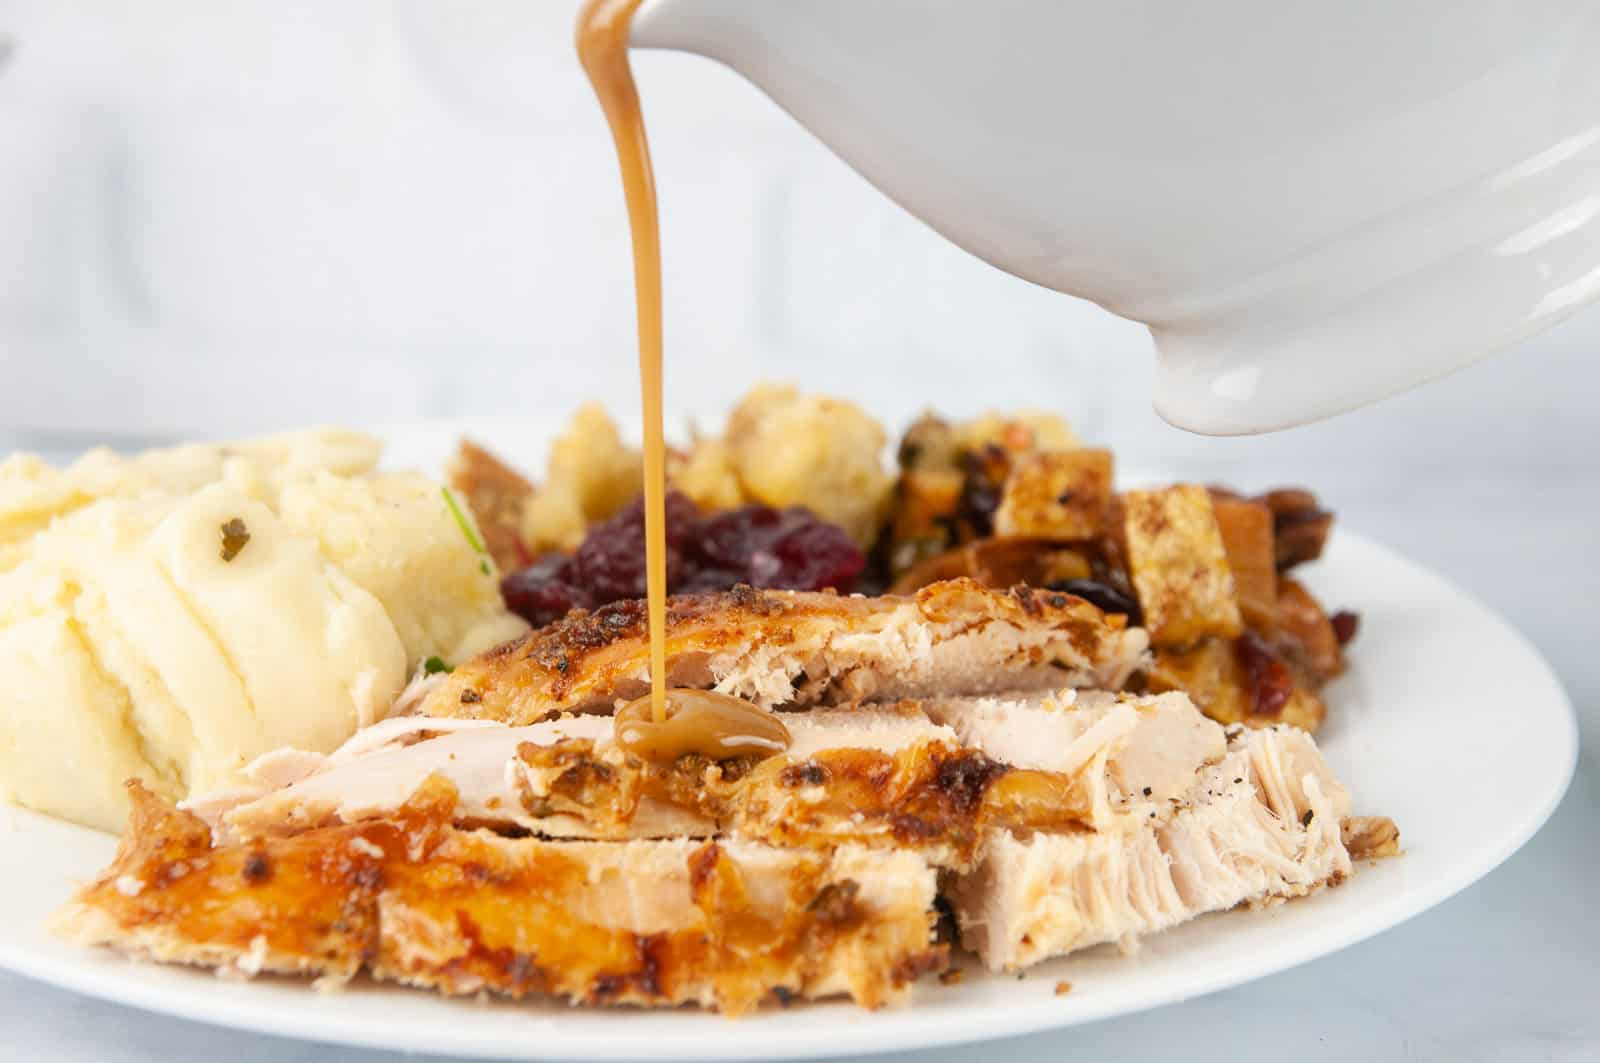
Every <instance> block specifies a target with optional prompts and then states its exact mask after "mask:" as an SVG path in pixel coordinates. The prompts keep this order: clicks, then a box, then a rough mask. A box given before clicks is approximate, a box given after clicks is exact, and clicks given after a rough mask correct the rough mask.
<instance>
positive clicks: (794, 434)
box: [723, 384, 894, 545]
mask: <svg viewBox="0 0 1600 1063" xmlns="http://www.w3.org/2000/svg"><path fill="white" fill-rule="evenodd" d="M723 438H724V442H725V443H726V444H727V448H728V460H729V462H730V463H731V464H732V466H733V469H734V472H735V473H736V474H737V475H738V477H739V482H740V483H741V484H742V485H743V486H744V490H745V493H746V494H747V495H748V496H749V497H750V498H752V499H753V500H755V501H758V502H763V503H765V504H767V505H769V506H779V507H782V506H804V507H806V508H807V509H809V510H811V512H813V513H815V514H817V516H819V517H821V518H822V519H823V520H826V521H830V522H832V523H834V524H837V525H839V526H840V527H841V528H843V529H844V530H845V531H846V532H848V533H849V534H850V537H851V538H853V539H854V540H855V541H856V542H857V543H859V544H862V545H867V544H870V543H871V542H872V540H873V539H874V538H875V537H876V536H877V534H878V530H879V526H880V525H881V523H882V521H883V517H884V515H885V513H886V512H887V510H888V506H889V494H890V492H891V491H892V490H893V488H894V478H893V477H892V476H890V475H889V473H888V471H887V470H885V469H884V467H883V448H884V444H885V443H886V442H887V440H888V437H887V436H886V435H885V433H884V430H883V426H882V425H880V424H879V423H878V422H877V421H875V420H874V419H873V418H872V417H870V416H869V415H868V414H867V412H866V411H865V410H863V409H862V408H861V407H860V406H857V405H856V404H855V403H853V402H848V401H846V400H844V399H834V398H827V397H825V396H822V395H803V394H801V393H800V392H799V391H798V390H796V389H795V388H792V387H786V386H778V385H770V384H769V385H762V386H760V387H757V388H755V389H754V390H752V391H751V392H750V393H749V394H748V395H746V396H745V398H744V400H743V401H742V402H740V403H739V405H738V406H737V407H735V408H734V411H733V413H732V414H730V415H729V417H728V430H727V433H726V435H725V436H724V437H723Z"/></svg>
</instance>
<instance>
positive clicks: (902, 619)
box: [421, 579, 1147, 724]
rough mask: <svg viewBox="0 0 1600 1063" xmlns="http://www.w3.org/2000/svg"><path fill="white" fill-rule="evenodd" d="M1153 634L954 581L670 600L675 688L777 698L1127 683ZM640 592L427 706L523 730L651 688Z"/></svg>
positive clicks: (478, 665)
mask: <svg viewBox="0 0 1600 1063" xmlns="http://www.w3.org/2000/svg"><path fill="white" fill-rule="evenodd" d="M1146 644H1147V640H1146V638H1145V633H1144V631H1143V630H1142V629H1139V628H1127V627H1126V626H1125V620H1124V618H1123V617H1121V616H1107V615H1106V614H1104V613H1102V612H1101V611H1100V610H1099V609H1097V608H1096V607H1095V606H1093V605H1091V604H1089V603H1088V602H1086V601H1084V600H1083V599H1081V598H1077V597H1074V596H1072V595H1070V594H1060V593H1056V592H1053V591H1039V590H1032V589H1030V588H1026V587H1016V588H1013V589H1011V590H1009V591H1000V590H991V589H988V588H984V587H981V586H979V585H978V584H977V583H974V582H973V581H971V580H966V579H961V580H949V581H947V582H944V583H935V584H931V585H929V586H927V587H924V588H922V589H921V590H920V591H918V592H917V593H916V594H915V595H912V596H909V597H903V598H900V597H886V598H863V597H856V596H851V597H841V596H839V595H836V594H831V593H821V592H801V591H761V590H752V589H751V588H749V587H738V588H735V589H734V590H732V591H729V592H726V593H720V594H700V595H684V596H679V597H675V598H671V599H669V600H668V603H667V673H668V674H667V684H668V685H669V686H672V687H698V688H710V689H712V690H716V691H718V692H720V693H724V694H732V695H734V696H737V697H742V698H745V699H747V700H750V701H753V702H756V703H757V704H760V705H762V706H765V707H768V708H771V707H776V706H795V707H800V706H809V705H818V704H822V705H841V704H849V703H852V702H856V701H861V700H878V701H893V700H896V699H899V698H917V697H931V696H936V695H939V696H950V695H958V694H983V693H990V692H995V691H1001V690H1042V689H1056V688H1060V687H1095V688H1104V689H1117V688H1119V687H1121V686H1122V684H1123V683H1124V682H1126V681H1127V678H1128V676H1129V675H1130V674H1131V673H1132V672H1133V671H1134V669H1136V668H1137V667H1139V666H1140V665H1141V664H1142V663H1143V662H1144V653H1145V648H1146ZM649 678H650V668H649V636H648V631H647V630H646V621H645V606H644V603H643V602H642V601H628V602H617V603H615V604H612V605H608V606H604V607H602V608H600V609H597V610H595V611H594V612H575V613H573V614H571V615H569V616H568V617H566V618H565V619H563V620H559V621H557V622H555V623H554V624H550V625H548V626H546V627H544V628H541V629H539V630H537V631H534V632H531V633H530V634H528V635H526V636H524V637H523V638H520V639H516V640H514V641H511V642H508V643H505V644H504V645H501V646H499V647H497V648H495V649H493V650H490V651H489V652H488V653H485V654H483V655H481V656H479V657H477V658H475V659H473V660H471V661H467V662H465V663H464V664H462V665H460V666H458V667H457V668H456V669H455V671H454V672H453V673H452V674H451V675H450V676H449V677H448V679H447V680H445V681H444V682H442V683H440V684H439V685H438V686H437V687H435V688H434V689H433V690H431V691H430V692H429V693H428V695H427V696H426V698H425V699H424V700H423V703H422V706H421V711H422V712H423V713H424V714H426V715H430V716H463V717H474V718H480V719H492V720H500V721H503V722H506V723H513V724H528V723H533V722H536V721H538V720H541V719H544V718H545V717H547V716H550V715H553V714H556V713H558V712H563V711H570V712H588V711H609V710H610V709H611V708H612V707H613V705H614V704H615V703H616V702H617V701H618V700H631V699H633V698H636V697H639V696H641V695H643V694H645V693H646V692H647V691H648V689H649Z"/></svg>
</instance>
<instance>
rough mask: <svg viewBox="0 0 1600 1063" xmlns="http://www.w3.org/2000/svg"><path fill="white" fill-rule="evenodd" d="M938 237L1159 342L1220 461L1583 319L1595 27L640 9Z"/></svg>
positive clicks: (1440, 16) (1018, 5)
mask: <svg viewBox="0 0 1600 1063" xmlns="http://www.w3.org/2000/svg"><path fill="white" fill-rule="evenodd" d="M632 43H633V44H634V45H635V46H637V47H646V48H672V49H680V50H685V51H690V52H697V53H700V54H702V55H706V56H709V57H711V58H713V59H716V60H719V61H721V62H723V63H725V64H727V65H728V66H730V67H732V68H733V69H734V70H736V71H738V72H739V73H741V74H743V75H744V76H745V77H747V78H748V79H749V80H751V81H752V82H754V83H755V84H756V85H757V86H759V87H760V88H761V89H763V90H764V91H765V92H767V93H768V94H769V95H771V97H772V98H773V99H774V100H776V101H777V102H778V103H779V104H780V105H781V106H783V107H784V108H786V109H787V110H788V111H789V112H790V113H792V114H793V115H794V116H795V117H796V118H797V119H799V121H800V122H801V123H803V124H804V125H805V126H807V127H808V128H809V129H810V130H811V131H812V132H814V133H815V134H816V135H817V136H818V137H820V138H821V139H822V140H823V141H824V142H825V143H826V144H827V145H828V146H830V147H831V148H832V149H833V150H834V151H836V152H837V153H838V154H839V155H840V156H842V157H843V158H844V159H845V160H846V161H848V162H849V163H850V164H851V165H852V166H854V167H855V168H856V169H857V170H859V171H860V172H861V173H862V174H863V175H865V176H866V177H867V178H868V179H869V180H870V181H872V182H873V183H874V184H876V185H877V186H878V187H879V188H881V189H882V190H883V191H884V192H886V193H887V194H888V195H889V196H891V197H892V198H893V199H895V200H896V201H898V202H899V203H900V204H902V205H903V206H904V207H905V208H906V209H908V210H909V211H911V212H912V213H913V214H915V215H917V216H918V217H920V218H921V219H923V220H924V221H925V222H927V223H928V224H929V225H931V226H932V227H933V228H934V229H936V230H938V231H939V232H941V233H943V234H944V235H945V236H947V237H948V238H950V239H951V240H953V241H955V242H956V243H957V244H959V245H961V246H962V247H964V248H966V249H968V250H969V251H971V252H973V253H974V254H976V255H979V256H981V257H982V258H984V259H987V260H988V261H989V262H992V263H994V264H995V265H997V266H999V267H1001V268H1002V269H1005V270H1008V271H1010V272H1012V273H1015V274H1017V275H1019V276H1022V277H1026V278H1028V279H1029V280H1032V281H1035V282H1037V283H1039V284H1042V285H1046V286H1048V287H1050V288H1055V289H1058V290H1060V291H1064V292H1070V293H1072V294H1074V295H1079V296H1083V297H1085V298H1088V299H1092V300H1094V301H1095V302H1097V303H1099V304H1100V305H1102V306H1104V307H1106V308H1107V309H1109V310H1111V311H1113V312H1115V313H1117V314H1121V315H1123V316H1125V317H1129V318H1133V319H1135V320H1138V321H1142V322H1144V323H1146V324H1147V325H1149V326H1150V329H1151V331H1152V333H1153V334H1154V336H1155V341H1156V345H1157V349H1158V352H1159V372H1158V376H1157V392H1156V406H1157V409H1158V410H1159V411H1160V412H1161V414H1162V415H1163V416H1164V417H1166V418H1167V419H1168V420H1170V421H1172V422H1173V423H1175V424H1178V425H1180V426H1182V427H1185V428H1190V429H1193V430H1196V431H1200V432H1208V433H1241V432H1255V431H1264V430H1269V429H1273V428H1279V427H1283V426H1286V425H1290V424H1297V423H1301V422H1304V421H1309V420H1314V419H1317V418H1320V417H1326V416H1329V415H1331V414H1334V413H1338V412H1340V411H1343V410H1347V409H1350V408H1352V407H1355V406H1358V405H1361V404H1363V403H1366V402H1370V401H1372V400H1374V399H1377V398H1380V397H1382V396H1384V395H1388V394H1391V393H1393V392H1396V391H1400V390H1402V389H1404V388H1408V387H1411V386H1413V385H1415V384H1418V383H1421V382H1422V381H1424V380H1427V379H1429V378H1431V377H1434V376H1438V375H1440V374H1442V373H1445V372H1448V371H1450V370H1452V369H1455V368H1458V367H1460V366H1462V365H1465V364H1466V363H1468V362H1470V361H1473V360H1474V359H1476V358H1479V357H1481V356H1483V355H1485V354H1488V353H1490V352H1492V351H1494V350H1496V349H1498V348H1503V347H1505V346H1507V345H1509V344H1511V343H1513V342H1514V341H1516V340H1518V339H1519V338H1521V337H1523V336H1526V335H1528V334H1530V333H1532V332H1535V331H1537V330H1539V329H1542V328H1544V327H1546V326H1548V325H1550V324H1551V323H1553V322H1555V321H1556V320H1558V319H1559V318H1561V317H1563V316H1565V315H1567V314H1569V313H1571V312H1572V311H1573V310H1575V309H1577V308H1578V307H1579V306H1580V305H1582V304H1583V303H1585V302H1587V301H1589V300H1591V299H1593V298H1594V297H1595V296H1596V295H1597V294H1600V3H1596V2H1595V0H1336V2H1324V3H1293V2H1284V0H1208V2H1206V3H1181V2H1179V0H1143V2H1114V0H1095V2H1089V0H1080V2H1045V0H984V2H979V0H645V3H644V6H643V7H642V8H641V9H640V10H639V12H638V14H637V16H636V18H635V22H634V28H633V36H632Z"/></svg>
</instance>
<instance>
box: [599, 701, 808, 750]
mask: <svg viewBox="0 0 1600 1063" xmlns="http://www.w3.org/2000/svg"><path fill="white" fill-rule="evenodd" d="M666 701H667V716H666V719H665V720H659V719H656V718H655V717H654V714H653V707H652V705H651V704H650V699H649V698H640V699H638V700H637V701H631V702H629V703H628V704H626V705H624V706H623V707H622V708H621V709H619V710H618V711H617V720H616V740H617V745H618V746H619V747H621V748H622V750H623V751H624V752H627V753H631V754H633V755H634V756H636V757H639V758H641V759H643V760H649V761H657V762H670V761H674V760H677V759H678V758H679V757H681V756H683V755H684V754H686V753H696V754H699V755H700V756H703V757H710V758H711V759H712V760H727V759H729V758H732V757H747V756H752V755H753V756H760V757H770V756H773V755H775V754H778V753H782V752H784V751H785V750H787V749H788V748H789V743H790V741H791V738H790V736H789V729H788V728H787V727H785V726H784V725H783V721H782V720H780V719H778V717H777V715H776V714H774V713H771V712H768V711H766V710H765V709H763V708H760V707H759V706H756V705H752V704H750V703H749V702H748V701H741V700H740V699H739V698H732V697H729V696H728V695H726V694H716V693H713V692H711V691H709V690H669V691H667V697H666Z"/></svg>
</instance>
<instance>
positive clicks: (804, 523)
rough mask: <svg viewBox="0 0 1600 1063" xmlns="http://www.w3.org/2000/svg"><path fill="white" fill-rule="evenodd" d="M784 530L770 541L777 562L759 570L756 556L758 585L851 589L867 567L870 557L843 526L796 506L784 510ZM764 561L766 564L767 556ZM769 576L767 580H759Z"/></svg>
mask: <svg viewBox="0 0 1600 1063" xmlns="http://www.w3.org/2000/svg"><path fill="white" fill-rule="evenodd" d="M783 518H784V519H783V532H782V534H781V535H779V536H778V537H777V539H775V540H774V541H773V543H772V545H771V557H772V558H773V559H774V561H775V562H776V564H775V565H774V567H773V568H772V570H771V571H770V572H758V571H756V562H755V558H754V557H753V558H752V560H751V566H750V569H751V571H750V575H751V582H752V585H753V586H756V587H785V588H789V589H792V590H797V591H818V590H822V589H823V588H824V587H833V588H834V589H836V590H841V591H848V590H849V589H850V588H851V587H854V586H855V583H856V577H857V576H859V575H861V570H862V569H864V568H866V567H867V558H866V555H865V554H863V553H862V552H861V551H860V549H859V548H857V546H856V544H855V543H854V542H852V541H851V539H850V536H848V535H846V534H845V533H844V529H843V528H840V527H839V526H838V525H835V524H828V523H826V522H824V521H821V520H818V519H817V518H816V517H814V516H812V515H811V514H810V513H809V512H807V511H806V510H803V509H799V508H795V509H788V510H785V511H784V514H783ZM757 556H761V557H762V564H763V565H765V563H766V561H765V557H764V556H763V555H757ZM762 579H766V580H767V582H758V581H760V580H762Z"/></svg>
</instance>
